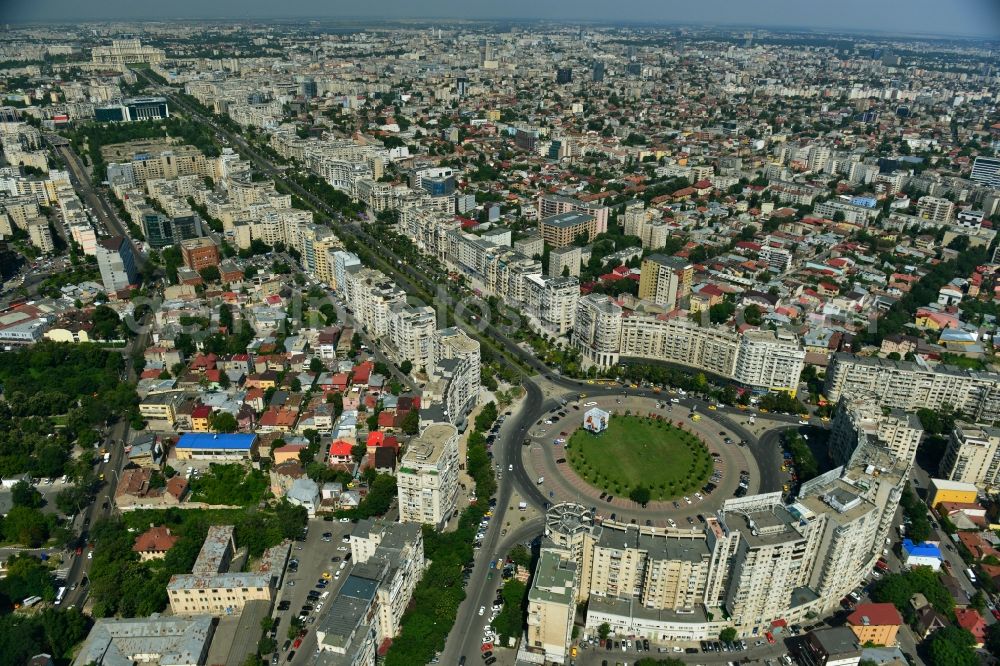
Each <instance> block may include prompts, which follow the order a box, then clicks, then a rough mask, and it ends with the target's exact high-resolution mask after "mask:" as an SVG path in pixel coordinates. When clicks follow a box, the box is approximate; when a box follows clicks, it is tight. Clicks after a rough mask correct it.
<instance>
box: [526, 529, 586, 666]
mask: <svg viewBox="0 0 1000 666" xmlns="http://www.w3.org/2000/svg"><path fill="white" fill-rule="evenodd" d="M577 584H578V583H577V566H576V563H575V562H572V561H569V560H566V559H564V558H562V557H560V555H559V553H558V552H556V551H554V550H549V549H545V548H543V549H542V551H541V553H540V554H539V556H538V565H537V566H536V568H535V575H534V578H533V579H532V581H531V589H530V590H528V621H527V625H528V628H527V644H526V649H527V650H528V651H529V652H532V653H534V654H537V655H541V656H542V657H543V658H544V660H545V662H546V663H548V662H556V663H560V664H562V663H565V662H566V659H567V657H568V656H569V654H568V653H569V646H570V645H571V644H572V642H573V636H572V634H573V619H574V617H575V616H576V595H575V591H576V588H577Z"/></svg>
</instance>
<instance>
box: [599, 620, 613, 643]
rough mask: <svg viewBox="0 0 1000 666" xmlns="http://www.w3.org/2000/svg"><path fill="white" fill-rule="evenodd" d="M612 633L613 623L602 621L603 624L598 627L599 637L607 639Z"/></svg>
mask: <svg viewBox="0 0 1000 666" xmlns="http://www.w3.org/2000/svg"><path fill="white" fill-rule="evenodd" d="M610 635H611V625H610V624H608V623H607V622H602V623H601V626H599V627H598V628H597V637H598V638H600V639H601V640H602V641H603V640H607V638H608V636H610Z"/></svg>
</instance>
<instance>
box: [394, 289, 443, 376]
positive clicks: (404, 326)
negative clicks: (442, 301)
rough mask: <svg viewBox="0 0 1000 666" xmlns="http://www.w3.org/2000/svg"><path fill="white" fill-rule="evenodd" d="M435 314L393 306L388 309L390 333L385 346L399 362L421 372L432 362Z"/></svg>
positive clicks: (399, 305) (410, 306)
mask: <svg viewBox="0 0 1000 666" xmlns="http://www.w3.org/2000/svg"><path fill="white" fill-rule="evenodd" d="M436 330H437V313H435V311H434V308H432V307H430V306H423V307H417V306H413V305H407V304H406V303H393V304H392V305H391V306H390V308H389V331H388V335H387V336H386V337H385V340H384V341H385V343H386V344H387V345H388V347H389V353H390V355H391V356H392V357H393V358H394V359H395V360H396V361H397V362H398V363H402V362H403V361H409V362H410V363H411V364H413V367H414V368H416V369H417V370H420V371H423V369H426V368H427V367H428V366H429V365H430V362H431V356H432V354H433V346H434V334H435V331H436Z"/></svg>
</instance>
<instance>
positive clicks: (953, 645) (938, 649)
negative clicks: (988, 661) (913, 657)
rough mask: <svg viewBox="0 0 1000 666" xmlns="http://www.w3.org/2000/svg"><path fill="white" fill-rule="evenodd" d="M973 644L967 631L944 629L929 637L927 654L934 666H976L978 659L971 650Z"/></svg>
mask: <svg viewBox="0 0 1000 666" xmlns="http://www.w3.org/2000/svg"><path fill="white" fill-rule="evenodd" d="M975 644H976V639H975V638H973V636H972V634H971V633H969V631H968V630H966V629H961V628H959V627H944V628H943V629H938V630H937V631H935V632H934V634H933V635H932V636H931V638H930V645H929V647H928V650H927V652H928V654H929V655H930V657H931V659H930V662H931V663H932V664H934V666H976V664H978V663H979V659H978V657H977V656H976V652H975V650H974V649H973V647H974V646H975Z"/></svg>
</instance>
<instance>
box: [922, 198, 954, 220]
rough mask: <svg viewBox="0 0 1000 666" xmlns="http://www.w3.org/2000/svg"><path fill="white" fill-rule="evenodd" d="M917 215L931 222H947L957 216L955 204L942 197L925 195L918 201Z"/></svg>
mask: <svg viewBox="0 0 1000 666" xmlns="http://www.w3.org/2000/svg"><path fill="white" fill-rule="evenodd" d="M917 215H918V216H920V217H922V218H924V219H925V220H930V221H931V222H937V223H938V224H947V223H950V222H951V221H952V220H954V218H955V204H954V203H952V202H951V201H948V200H947V199H942V198H941V197H932V196H930V195H928V196H923V197H920V199H919V200H918V201H917Z"/></svg>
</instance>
